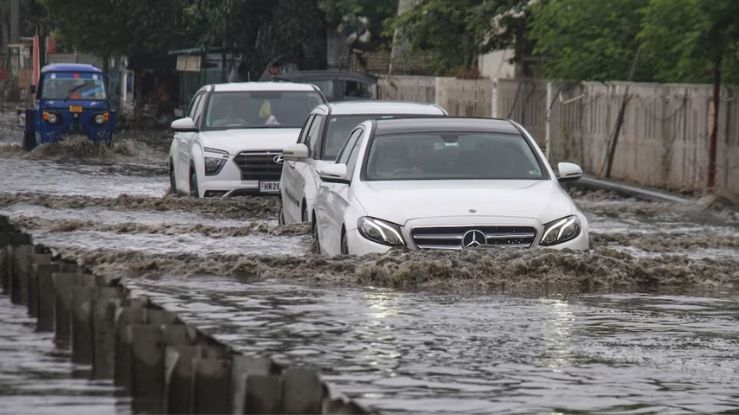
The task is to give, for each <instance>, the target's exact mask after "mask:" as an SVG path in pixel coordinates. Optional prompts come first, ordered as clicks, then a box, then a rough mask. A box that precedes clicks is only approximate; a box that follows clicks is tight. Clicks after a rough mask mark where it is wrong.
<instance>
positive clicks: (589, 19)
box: [530, 0, 669, 80]
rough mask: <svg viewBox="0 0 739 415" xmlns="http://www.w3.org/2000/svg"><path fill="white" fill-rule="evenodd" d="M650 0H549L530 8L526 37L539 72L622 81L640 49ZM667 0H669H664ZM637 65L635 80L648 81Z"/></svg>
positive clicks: (643, 68)
mask: <svg viewBox="0 0 739 415" xmlns="http://www.w3.org/2000/svg"><path fill="white" fill-rule="evenodd" d="M648 1H649V0H609V1H594V0H556V1H555V0H549V1H541V2H539V3H538V4H537V5H536V6H535V7H534V10H533V18H532V21H531V24H530V30H531V33H530V36H531V38H532V40H533V41H534V43H535V47H534V52H535V53H537V54H538V55H540V56H541V57H543V59H544V61H543V70H544V75H545V76H547V77H552V78H560V79H570V80H625V79H627V77H628V75H629V70H630V68H631V64H632V61H633V60H634V56H635V54H636V51H637V49H638V48H639V44H640V40H639V38H638V37H639V36H638V34H639V30H640V28H641V22H642V12H641V10H642V8H643V7H645V6H646V5H647V2H648ZM668 1H669V0H668ZM650 77H651V74H650V68H649V67H648V66H646V65H642V64H640V65H639V66H638V70H637V72H636V74H635V80H648V79H650Z"/></svg>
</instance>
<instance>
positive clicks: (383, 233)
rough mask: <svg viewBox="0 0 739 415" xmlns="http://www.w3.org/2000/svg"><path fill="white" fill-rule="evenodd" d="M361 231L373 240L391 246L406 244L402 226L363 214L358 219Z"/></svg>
mask: <svg viewBox="0 0 739 415" xmlns="http://www.w3.org/2000/svg"><path fill="white" fill-rule="evenodd" d="M357 226H358V227H359V233H360V234H361V235H362V236H363V237H365V238H367V239H369V240H370V241H372V242H377V243H378V244H383V245H390V246H405V242H404V241H403V237H402V236H401V234H400V226H398V225H396V224H394V223H390V222H385V221H384V220H380V219H375V218H371V217H369V216H363V217H361V218H359V220H358V221H357Z"/></svg>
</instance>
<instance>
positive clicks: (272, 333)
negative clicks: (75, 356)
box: [0, 140, 739, 413]
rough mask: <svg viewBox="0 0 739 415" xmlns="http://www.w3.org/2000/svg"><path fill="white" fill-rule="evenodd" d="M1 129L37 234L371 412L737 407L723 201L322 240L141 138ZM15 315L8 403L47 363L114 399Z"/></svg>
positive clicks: (18, 206) (64, 380) (738, 353)
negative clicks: (529, 235) (536, 234)
mask: <svg viewBox="0 0 739 415" xmlns="http://www.w3.org/2000/svg"><path fill="white" fill-rule="evenodd" d="M7 143H11V145H13V143H14V142H13V141H12V140H5V141H2V140H0V178H2V187H1V188H0V213H2V214H7V215H9V216H11V217H12V218H13V219H14V220H15V221H17V222H18V223H20V224H22V225H23V226H24V227H26V229H27V230H28V231H29V232H31V233H32V234H33V235H34V238H35V240H36V241H38V242H42V243H44V244H47V245H49V246H51V247H53V248H54V249H56V250H58V251H60V252H62V253H64V254H65V255H68V256H72V257H77V258H78V259H79V260H80V262H82V263H85V264H87V265H89V266H91V267H93V268H95V269H96V270H97V271H98V272H102V273H117V274H120V273H122V272H125V273H126V276H127V277H128V278H129V281H130V282H131V283H132V284H134V285H135V286H136V287H137V289H139V290H141V291H144V292H146V293H148V295H150V296H152V297H155V298H156V300H157V301H160V302H162V303H164V304H166V305H167V306H168V307H172V308H174V309H177V310H180V311H181V312H183V313H184V315H185V316H186V318H187V319H188V320H190V321H192V322H195V323H196V324H198V325H199V326H200V327H201V328H203V329H204V330H206V331H209V332H211V333H213V334H214V335H215V336H217V337H219V338H221V339H223V340H225V341H228V342H229V343H230V344H233V345H234V346H236V347H238V348H240V349H242V350H244V351H247V352H253V353H264V354H269V355H274V356H276V357H277V358H278V359H280V360H284V361H286V362H292V363H302V364H307V365H313V366H318V367H319V368H321V369H322V370H323V372H324V373H325V375H326V377H327V379H329V380H330V381H331V383H332V384H333V385H335V387H337V388H338V389H339V390H341V391H343V392H344V393H346V394H348V395H350V396H353V397H356V398H358V399H360V401H362V402H363V403H366V404H367V405H369V406H371V407H373V408H375V409H377V410H378V411H380V412H382V413H406V412H407V413H428V412H437V413H448V412H467V413H489V412H501V413H530V412H581V413H592V412H603V413H654V412H659V413H684V412H693V411H694V412H709V413H715V412H727V413H730V412H738V411H739V395H738V394H737V392H736V391H737V390H739V377H738V375H737V373H739V370H738V369H739V367H737V366H739V364H738V363H737V362H739V344H738V343H739V330H738V329H737V327H739V324H737V323H739V296H737V294H736V293H737V283H738V282H739V259H738V258H739V255H737V254H738V253H739V243H738V242H737V241H739V215H737V213H736V210H734V209H733V208H732V207H731V206H729V207H727V206H724V205H718V206H717V205H716V204H714V203H708V204H695V205H692V204H691V205H690V206H677V205H672V204H666V203H655V202H645V201H639V200H634V199H629V198H624V197H620V196H616V195H613V194H609V193H604V192H582V191H574V192H573V194H574V195H575V199H576V202H577V203H578V204H579V205H580V206H581V208H582V209H583V210H584V211H585V213H586V214H587V215H588V217H589V218H590V221H591V226H592V233H591V237H592V241H593V245H594V249H593V250H592V251H590V252H585V253H578V252H554V251H502V252H490V251H469V252H461V253H457V252H445V253H429V252H403V251H397V252H392V253H390V254H388V255H382V256H369V257H366V258H355V257H349V258H345V257H339V258H323V257H318V256H315V255H313V254H311V253H310V243H309V236H308V235H307V231H308V229H306V228H305V227H300V226H298V227H280V226H278V225H277V224H276V222H275V221H274V218H275V216H276V212H277V209H278V203H277V199H275V198H237V199H228V200H215V199H210V200H192V199H189V198H176V197H171V196H165V194H166V192H167V190H168V189H167V187H168V180H167V177H166V169H165V168H164V166H163V165H162V164H161V163H159V162H154V161H152V159H156V157H149V155H148V152H150V151H152V150H150V149H151V148H155V147H156V146H149V145H146V146H144V145H142V146H140V147H136V146H135V145H134V147H133V148H127V147H122V148H120V149H118V153H116V152H115V151H114V152H113V153H105V154H102V155H100V154H95V152H94V151H93V152H90V151H89V149H87V148H86V147H85V146H77V147H75V146H71V148H67V149H66V150H68V151H67V152H66V153H64V156H63V157H55V158H60V159H58V160H51V159H49V158H48V157H45V153H41V152H38V153H37V154H35V155H24V154H22V153H19V152H18V151H17V149H15V148H11V147H8V146H7V145H5V147H3V144H7ZM76 148H81V149H80V150H75V149H76ZM66 150H65V151H66ZM75 151H79V152H80V154H77V156H79V157H76V154H75ZM158 151H160V150H158ZM153 154H161V152H160V153H153ZM80 158H83V159H84V160H83V161H80V160H79V159H80ZM0 301H2V300H0ZM2 307H5V306H2ZM7 307H9V308H12V307H10V306H7ZM14 310H16V311H14V312H17V309H14ZM0 312H4V310H0ZM18 321H24V320H22V319H21V320H18V319H12V318H11V319H7V318H6V319H4V320H0V332H2V333H5V337H3V335H0V345H5V347H7V350H11V351H12V350H14V347H16V346H17V347H22V345H21V343H22V342H23V341H25V342H32V343H34V342H35V343H34V347H27V348H26V349H27V350H24V351H23V353H27V355H26V356H25V357H24V358H23V359H25V361H27V362H28V361H36V363H37V366H35V367H34V370H33V371H29V372H28V373H27V374H25V373H24V371H23V370H21V369H19V368H22V367H23V366H22V365H21V366H18V365H17V364H16V363H15V362H10V361H9V360H8V359H9V358H8V357H6V356H10V355H6V354H5V353H3V355H2V356H0V364H2V365H3V366H2V367H3V368H4V369H3V370H2V371H0V372H2V373H3V374H5V373H9V374H12V376H11V375H9V376H6V377H2V376H0V379H5V382H6V383H4V384H0V386H4V388H3V389H5V391H4V392H5V394H4V395H2V393H0V399H2V400H3V402H10V406H7V408H9V410H10V411H12V412H29V411H31V412H38V411H37V410H36V409H37V408H36V406H35V405H38V404H37V403H34V400H33V399H31V398H29V396H33V394H32V393H30V392H28V391H27V390H25V389H24V388H25V386H24V387H20V386H18V385H29V384H32V383H33V382H37V381H38V380H39V379H44V378H47V377H48V378H49V379H52V380H53V382H54V383H53V385H56V386H54V388H56V389H54V391H51V392H50V391H46V390H43V389H42V390H41V391H40V392H39V393H40V394H42V395H43V394H50V395H53V396H55V397H59V399H60V400H62V401H64V402H65V404H66V405H73V407H74V408H75V409H74V410H73V411H74V412H86V411H87V412H100V411H103V412H105V411H109V410H113V408H115V407H116V401H115V400H112V399H111V398H110V395H109V393H110V390H109V389H107V388H108V386H106V385H101V384H95V383H90V382H86V381H82V380H80V379H79V378H76V377H75V376H73V373H76V372H79V369H68V368H65V367H64V366H60V364H61V363H60V361H59V360H54V359H49V358H48V356H49V353H53V352H52V350H53V349H52V345H51V342H50V341H49V342H48V343H47V342H46V340H47V339H46V338H44V337H43V336H41V335H33V334H29V333H26V334H23V333H21V332H20V331H18V330H19V327H22V326H23V324H26V323H27V322H26V323H18ZM18 324H20V326H19V325H18ZM21 331H22V330H21ZM14 339H22V341H19V342H17V343H14ZM42 345H45V346H44V347H48V348H47V349H44V348H43V347H41V346H42ZM37 346H38V347H37ZM16 352H17V353H21V352H20V351H16ZM19 361H20V360H19ZM5 368H9V369H7V370H6V369H5ZM13 385H16V386H17V387H13ZM6 386H7V387H6ZM75 405H76V406H75ZM3 407H4V408H5V407H6V406H3ZM101 407H103V408H102V409H101ZM41 408H42V411H43V407H41Z"/></svg>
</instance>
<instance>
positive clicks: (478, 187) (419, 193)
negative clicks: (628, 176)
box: [357, 180, 575, 225]
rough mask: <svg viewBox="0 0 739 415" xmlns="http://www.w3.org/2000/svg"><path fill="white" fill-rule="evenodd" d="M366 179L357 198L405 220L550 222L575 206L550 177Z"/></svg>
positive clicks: (378, 212) (369, 210)
mask: <svg viewBox="0 0 739 415" xmlns="http://www.w3.org/2000/svg"><path fill="white" fill-rule="evenodd" d="M361 183H362V186H358V188H359V189H358V191H357V198H358V200H359V203H360V204H361V205H362V207H363V208H364V210H365V212H366V214H367V215H369V216H372V217H377V218H379V219H384V220H388V221H390V222H394V223H397V224H400V225H405V223H406V222H407V221H409V220H413V219H421V218H435V217H452V216H455V217H459V216H473V217H481V216H497V217H511V218H529V219H535V220H538V221H540V222H542V223H546V222H550V221H552V220H555V219H558V218H561V217H563V216H567V215H570V214H573V213H574V211H575V207H574V203H573V202H572V200H571V199H570V197H569V196H568V195H567V194H566V193H565V192H564V190H562V188H561V187H560V186H559V183H557V182H554V181H551V180H535V181H534V180H465V181H456V180H455V181H438V180H429V181H376V182H375V181H365V182H361ZM471 210H474V212H472V211H471Z"/></svg>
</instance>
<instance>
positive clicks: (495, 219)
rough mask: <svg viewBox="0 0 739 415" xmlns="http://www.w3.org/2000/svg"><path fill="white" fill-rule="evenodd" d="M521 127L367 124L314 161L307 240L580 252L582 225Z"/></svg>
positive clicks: (344, 246)
mask: <svg viewBox="0 0 739 415" xmlns="http://www.w3.org/2000/svg"><path fill="white" fill-rule="evenodd" d="M558 167H559V172H558V173H555V172H554V171H553V170H552V169H551V167H550V166H549V164H548V163H547V161H546V159H545V157H544V154H543V153H542V152H541V150H540V149H539V147H538V146H537V145H536V143H535V142H534V140H533V139H532V138H531V136H530V135H529V133H528V132H526V131H525V130H524V129H523V128H522V127H521V126H520V125H518V124H516V123H514V122H512V121H507V120H494V119H469V118H432V119H428V118H427V119H399V120H369V121H365V122H363V123H362V124H360V125H359V126H357V127H356V128H355V129H354V130H353V131H352V133H351V135H350V137H349V140H348V141H347V142H346V144H345V146H344V148H343V149H342V151H341V152H340V154H339V156H338V159H337V162H336V163H334V164H330V165H327V166H323V167H322V168H321V169H319V170H318V174H319V176H320V178H321V180H322V181H323V183H322V185H321V188H320V190H319V192H318V196H317V198H316V203H315V212H316V226H315V237H316V238H317V241H318V246H319V247H320V250H321V251H322V252H324V253H327V254H330V255H337V254H358V255H361V254H367V253H371V252H385V251H387V250H388V249H390V248H392V247H406V248H409V249H465V248H477V247H484V248H502V247H523V248H528V247H551V248H559V249H562V248H570V249H588V247H589V241H588V221H587V219H586V218H585V216H584V215H583V214H582V213H581V212H580V211H579V210H578V209H577V207H576V206H575V204H574V203H573V201H572V200H571V199H570V197H569V196H568V195H567V193H566V192H565V191H564V190H563V189H562V188H561V186H560V185H559V182H563V181H569V180H576V179H578V178H580V177H581V176H582V169H580V167H579V166H577V165H575V164H572V163H559V165H558Z"/></svg>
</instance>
